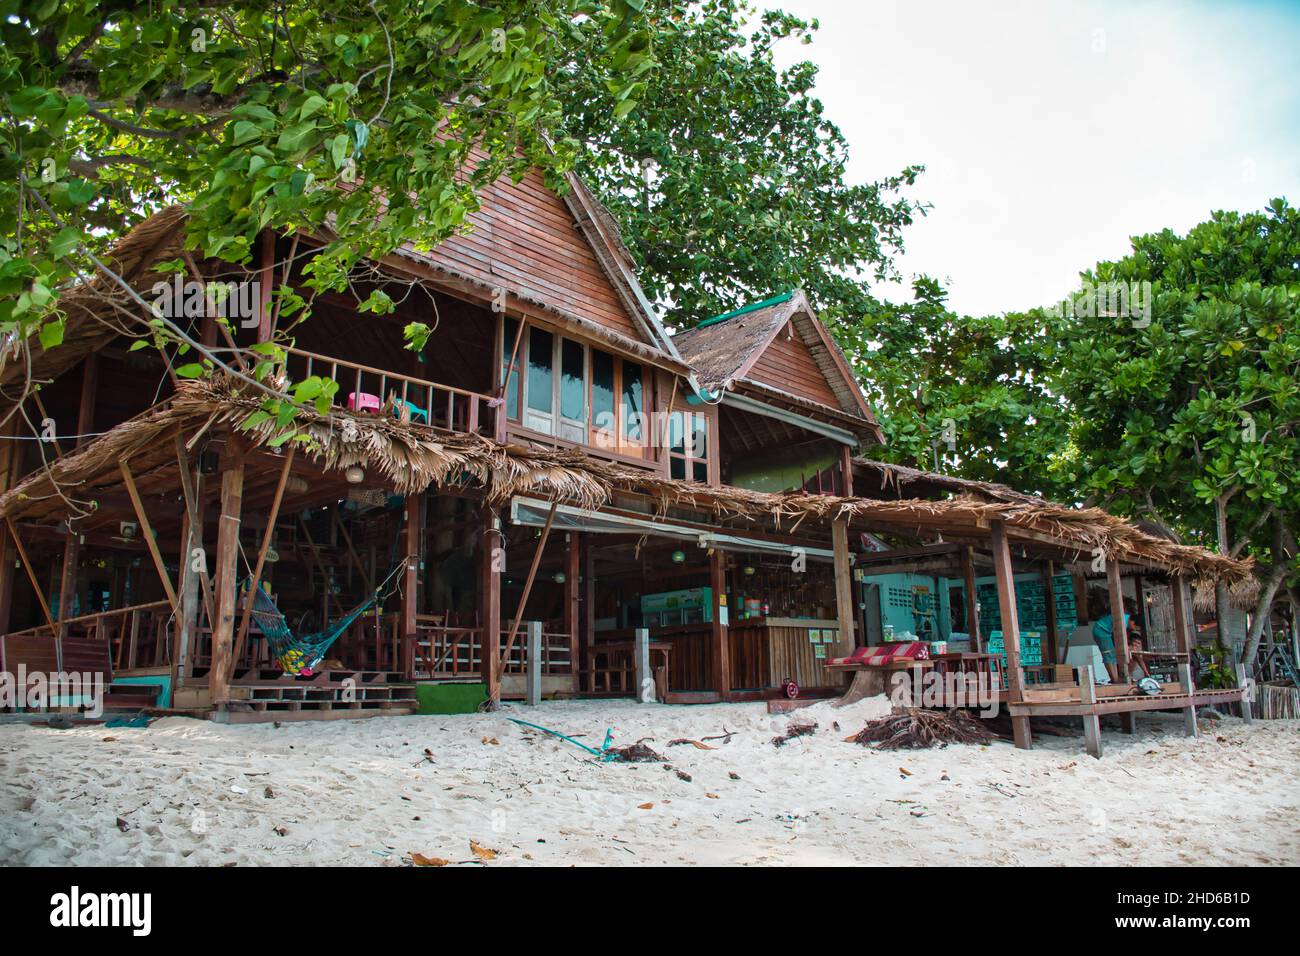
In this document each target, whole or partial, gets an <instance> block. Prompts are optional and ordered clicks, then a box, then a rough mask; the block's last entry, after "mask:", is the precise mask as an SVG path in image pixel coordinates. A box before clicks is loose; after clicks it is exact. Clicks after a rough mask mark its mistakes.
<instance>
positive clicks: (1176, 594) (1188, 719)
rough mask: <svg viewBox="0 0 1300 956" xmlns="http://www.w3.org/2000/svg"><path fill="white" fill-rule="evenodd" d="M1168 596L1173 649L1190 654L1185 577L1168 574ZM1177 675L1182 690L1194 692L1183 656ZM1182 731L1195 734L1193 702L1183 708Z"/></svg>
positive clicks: (1191, 679)
mask: <svg viewBox="0 0 1300 956" xmlns="http://www.w3.org/2000/svg"><path fill="white" fill-rule="evenodd" d="M1169 597H1170V603H1171V604H1172V605H1173V609H1174V650H1175V651H1177V652H1178V653H1179V654H1189V655H1190V654H1191V651H1192V629H1191V625H1192V621H1191V616H1190V615H1189V614H1188V613H1187V607H1188V598H1189V597H1190V595H1189V594H1188V588H1187V579H1186V578H1184V577H1183V576H1182V575H1180V574H1175V575H1171V576H1170V578H1169ZM1178 677H1179V681H1180V682H1181V683H1182V685H1183V690H1184V691H1186V692H1187V693H1188V694H1194V693H1196V681H1195V680H1194V679H1193V678H1192V666H1191V662H1190V660H1189V659H1188V658H1183V659H1182V660H1181V662H1180V663H1179V665H1178ZM1183 731H1184V733H1186V734H1187V736H1189V737H1195V736H1196V733H1197V730H1196V705H1195V704H1191V705H1189V706H1187V707H1185V708H1183Z"/></svg>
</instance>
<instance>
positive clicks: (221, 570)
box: [208, 436, 244, 707]
mask: <svg viewBox="0 0 1300 956" xmlns="http://www.w3.org/2000/svg"><path fill="white" fill-rule="evenodd" d="M243 499H244V449H243V447H242V445H240V444H239V442H238V440H237V439H236V438H234V437H233V436H232V437H231V438H229V439H227V441H226V447H225V448H224V449H223V450H222V453H221V517H220V518H219V519H218V523H217V580H216V592H217V594H216V599H217V616H216V619H215V620H214V621H213V622H212V668H211V670H209V671H208V694H209V697H210V698H211V700H212V703H213V705H214V706H218V707H219V706H221V705H222V704H223V703H224V702H225V701H228V700H229V699H230V674H231V670H232V667H233V664H234V661H233V658H232V657H231V651H232V645H233V643H234V637H235V610H236V607H237V602H238V597H239V595H238V593H237V589H238V582H239V571H238V567H237V563H236V562H237V559H238V557H239V519H240V512H241V510H242V507H243Z"/></svg>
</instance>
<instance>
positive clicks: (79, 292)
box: [0, 206, 185, 387]
mask: <svg viewBox="0 0 1300 956" xmlns="http://www.w3.org/2000/svg"><path fill="white" fill-rule="evenodd" d="M184 222H185V210H184V209H183V208H182V207H180V206H171V207H169V208H167V209H164V210H162V211H161V212H158V213H155V214H154V215H152V216H150V217H149V218H148V219H145V220H144V221H143V222H140V223H137V224H136V226H135V227H134V228H133V229H131V231H130V232H128V233H127V234H126V235H125V236H123V237H122V238H121V239H120V240H118V242H117V243H115V244H114V245H113V247H112V249H110V250H109V251H108V252H107V253H105V254H104V255H103V256H102V258H103V260H104V263H105V264H106V265H108V266H109V267H110V268H112V269H113V270H114V271H115V272H116V273H117V274H118V275H120V276H121V277H122V278H123V279H125V280H126V281H127V283H128V284H129V285H130V286H131V287H132V288H133V289H135V290H136V291H137V292H140V293H141V294H142V295H143V294H144V291H145V290H148V289H149V288H150V286H152V285H153V284H154V283H155V282H157V281H158V280H159V279H162V278H164V277H163V276H162V274H161V273H156V272H154V271H152V269H151V268H150V267H151V266H152V265H153V264H154V263H155V262H159V261H162V260H164V259H170V258H173V257H175V256H176V255H178V254H179V253H180V250H181V241H182V238H183V232H182V227H183V225H184ZM59 307H60V308H61V309H63V310H64V311H65V312H66V313H67V322H66V327H65V328H64V332H63V344H61V345H59V346H57V347H56V348H53V349H50V350H49V351H46V350H45V348H44V347H42V346H41V344H40V342H39V341H37V339H36V337H35V336H33V337H32V338H31V339H30V340H29V345H30V347H31V349H32V374H33V376H34V377H36V378H55V377H57V376H59V375H60V374H62V373H63V372H65V371H67V370H68V369H70V368H72V367H73V366H74V365H76V364H77V363H78V362H80V361H81V360H82V359H84V358H85V357H86V356H87V355H89V354H90V353H92V352H95V351H97V350H99V349H101V348H103V347H104V346H105V345H107V344H108V343H109V342H111V341H112V340H113V339H115V338H117V337H118V336H119V335H121V334H122V329H123V327H124V324H125V323H123V322H122V321H121V319H120V318H119V317H118V316H117V310H118V309H119V308H120V309H123V310H125V311H126V312H129V313H130V314H132V315H134V316H140V315H141V308H140V305H139V303H137V302H133V301H131V300H130V298H129V297H128V296H127V294H126V291H125V290H124V289H123V288H122V287H121V286H119V285H118V284H117V283H116V282H113V281H112V280H111V279H109V278H107V277H106V276H104V275H102V274H100V273H98V272H97V273H96V274H95V275H93V276H91V277H90V278H89V280H88V281H86V282H81V283H78V284H77V285H75V286H73V287H71V288H69V289H68V290H66V291H64V292H63V293H62V294H61V295H60V296H59ZM26 374H27V366H26V363H25V362H22V361H15V360H14V357H13V354H12V352H10V351H9V350H5V351H4V353H3V354H0V387H4V386H6V385H9V384H12V383H13V382H15V381H21V380H22V379H23V377H24V376H25V375H26Z"/></svg>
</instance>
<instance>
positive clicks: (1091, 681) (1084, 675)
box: [1074, 667, 1101, 760]
mask: <svg viewBox="0 0 1300 956" xmlns="http://www.w3.org/2000/svg"><path fill="white" fill-rule="evenodd" d="M1074 672H1075V674H1076V675H1078V678H1079V699H1080V700H1082V701H1083V703H1085V704H1096V703H1097V684H1096V680H1095V678H1094V677H1093V673H1092V668H1091V667H1076V668H1075V669H1074ZM1083 739H1084V744H1085V746H1087V748H1088V754H1089V755H1090V756H1093V757H1096V758H1097V759H1098V760H1100V759H1101V718H1100V717H1098V716H1097V715H1096V713H1091V714H1084V715H1083Z"/></svg>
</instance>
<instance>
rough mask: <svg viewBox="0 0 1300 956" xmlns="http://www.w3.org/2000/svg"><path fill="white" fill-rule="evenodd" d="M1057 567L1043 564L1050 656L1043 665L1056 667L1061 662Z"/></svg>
mask: <svg viewBox="0 0 1300 956" xmlns="http://www.w3.org/2000/svg"><path fill="white" fill-rule="evenodd" d="M1055 577H1056V565H1055V564H1053V563H1052V562H1051V561H1044V562H1043V600H1044V601H1045V602H1046V603H1045V604H1044V608H1043V609H1044V611H1045V612H1046V616H1047V651H1048V654H1049V655H1050V656H1049V657H1048V658H1047V660H1045V661H1044V662H1043V663H1045V664H1052V665H1056V664H1058V663H1059V662H1060V660H1061V655H1060V652H1059V649H1058V648H1057V634H1056V629H1057V627H1058V622H1057V620H1056V582H1055V581H1054V580H1053V579H1054V578H1055Z"/></svg>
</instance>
